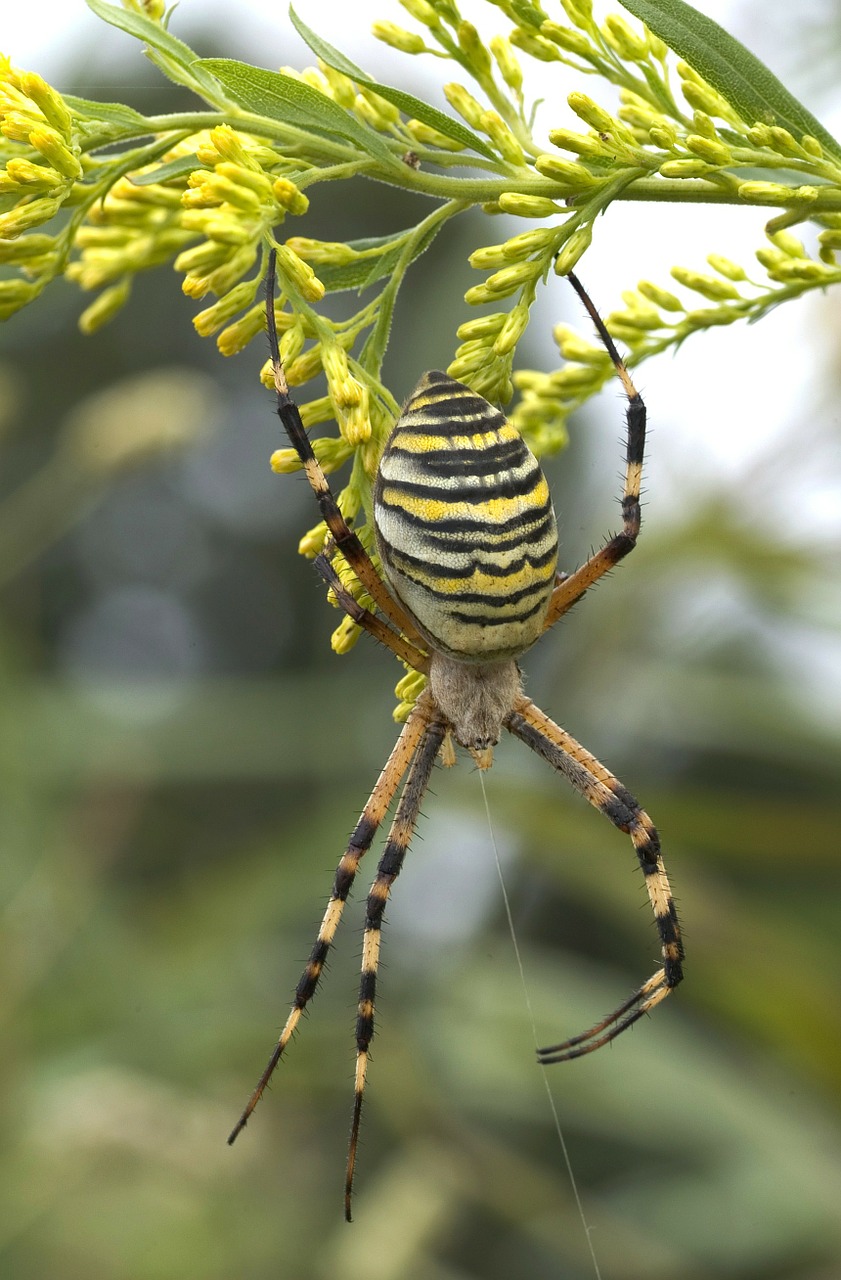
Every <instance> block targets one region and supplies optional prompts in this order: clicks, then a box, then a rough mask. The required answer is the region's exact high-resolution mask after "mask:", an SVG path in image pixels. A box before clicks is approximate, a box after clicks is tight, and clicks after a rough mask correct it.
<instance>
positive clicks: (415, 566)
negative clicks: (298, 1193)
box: [229, 256, 683, 1220]
mask: <svg viewBox="0 0 841 1280" xmlns="http://www.w3.org/2000/svg"><path fill="white" fill-rule="evenodd" d="M569 281H570V283H571V284H572V286H573V288H574V289H575V290H576V292H577V294H578V296H579V297H580V298H581V300H582V302H583V303H584V306H585V307H586V309H587V311H588V313H589V315H590V318H591V319H592V321H593V323H594V325H595V326H596V329H597V331H598V333H599V336H600V338H601V340H602V342H603V343H604V345H605V347H606V349H607V351H608V354H609V355H610V358H611V360H612V361H613V364H614V366H615V368H616V372H617V374H618V376H619V378H620V380H621V382H622V385H623V388H624V390H625V393H626V395H627V397H628V409H627V431H628V444H627V456H626V467H625V488H624V493H623V497H622V517H623V527H622V531H621V532H620V533H617V534H615V535H614V536H613V537H611V538H609V539H608V541H607V542H606V543H605V545H604V546H603V547H602V548H601V550H599V551H597V552H595V553H594V554H593V555H591V556H590V558H589V559H588V560H586V561H585V563H584V564H583V565H582V566H581V567H580V568H579V569H576V570H575V572H574V573H571V574H568V575H564V574H557V573H556V563H557V557H558V535H557V528H556V525H555V516H554V513H553V511H552V503H551V499H550V495H549V488H548V485H547V483H546V479H545V477H544V475H543V472H542V471H541V469H540V466H539V464H538V462H537V460H536V459H535V458H534V457H533V456H532V454H531V453H530V452H529V450H528V449H527V447H526V445H525V444H524V442H523V441H522V439H521V438H520V436H519V435H518V433H517V432H516V431H515V430H514V428H513V427H512V426H511V425H510V423H509V422H508V421H507V420H506V419H505V417H504V415H503V414H502V413H500V412H499V410H497V409H495V408H494V407H493V406H492V405H491V404H489V403H488V401H487V400H484V399H483V398H482V397H481V396H479V395H477V394H476V393H475V392H473V391H471V390H470V388H469V387H466V386H464V385H463V384H462V383H460V382H455V381H453V379H452V378H449V377H447V375H446V374H444V373H435V372H433V373H427V374H424V376H423V377H422V378H421V380H420V382H419V383H418V385H417V386H416V387H415V390H414V391H413V392H412V394H411V396H410V397H409V399H408V400H407V402H406V404H405V405H404V407H403V411H402V413H401V415H400V417H399V418H398V420H397V422H396V423H395V426H394V428H393V430H392V433H391V436H390V437H389V440H388V442H387V444H386V447H385V449H384V451H383V455H382V458H381V459H380V464H379V469H378V474H377V480H376V487H375V494H374V523H375V529H376V536H377V549H378V552H379V556H380V560H381V563H382V565H383V570H384V574H385V579H386V580H385V581H384V580H383V578H381V577H380V576H379V574H378V573H377V570H376V568H375V566H374V564H373V562H372V560H371V559H370V557H369V556H368V554H367V553H366V551H365V550H364V548H363V546H362V544H361V542H360V541H359V538H358V536H357V534H356V533H355V532H354V531H353V530H352V529H351V528H350V527H349V526H348V524H347V523H346V521H345V520H344V518H343V516H342V514H341V512H340V510H339V507H338V505H337V503H336V501H335V499H334V497H333V494H332V493H331V491H330V487H329V485H328V483H327V479H326V477H325V475H324V472H323V471H322V469H321V467H320V466H319V464H318V461H317V460H316V457H315V455H314V453H313V450H312V446H311V444H310V442H309V439H308V437H307V435H306V432H305V430H304V427H303V425H302V423H301V418H300V414H299V413H298V410H297V408H296V406H295V404H294V403H293V401H292V400H291V398H290V396H289V389H288V387H287V384H286V379H285V377H284V374H283V369H282V367H281V364H280V357H279V354H278V344H277V332H276V327H275V318H274V305H273V302H274V258H273V256H272V258H271V259H270V266H269V274H268V306H267V327H268V332H269V341H270V347H271V352H272V360H273V366H274V377H275V386H276V389H277V397H278V414H279V416H280V419H281V421H282V423H283V425H284V427H285V429H286V431H287V434H288V435H289V439H290V441H291V442H292V445H293V446H294V448H295V449H296V451H297V453H298V455H299V457H300V459H301V462H302V464H303V467H304V470H305V472H306V475H307V479H308V480H309V483H310V485H311V487H312V489H313V492H314V494H315V496H316V499H317V501H318V504H319V506H320V508H321V513H322V516H323V518H324V521H325V523H326V525H327V528H328V530H329V532H330V535H331V538H332V545H333V546H334V547H335V548H336V549H337V550H339V551H340V552H341V554H342V555H343V556H344V557H345V560H346V561H347V562H348V564H349V565H350V566H351V568H352V569H353V571H354V573H355V574H356V575H357V577H358V579H359V581H360V582H361V584H362V586H363V587H364V588H365V590H366V591H367V592H368V594H369V595H370V596H371V598H372V599H373V601H374V605H375V607H376V611H374V610H369V609H366V608H364V607H363V606H362V605H360V604H359V603H358V602H357V601H356V600H355V599H354V597H353V596H352V595H351V594H350V593H349V592H348V591H346V590H345V589H344V587H343V586H342V584H341V583H340V581H339V578H338V576H337V574H336V572H335V570H334V568H333V567H332V564H331V562H330V556H329V555H322V556H319V557H318V559H317V561H316V564H317V566H318V568H319V571H320V572H321V574H322V576H323V577H324V578H325V579H326V580H327V581H328V582H329V584H330V586H331V587H332V589H333V592H334V594H335V597H336V599H337V600H338V602H339V604H340V605H341V607H342V608H343V609H344V610H345V611H346V613H347V614H348V615H349V616H350V617H351V618H353V619H354V621H356V622H358V623H359V625H360V626H361V627H362V628H364V630H366V631H368V632H370V633H371V634H372V635H374V636H375V637H376V638H377V639H378V640H380V641H382V643H383V644H385V645H387V647H388V648H390V649H391V650H392V651H393V652H394V653H395V654H396V655H397V656H398V657H399V658H401V659H402V660H403V661H404V662H406V663H408V664H409V666H411V667H414V668H415V670H417V671H420V672H423V673H425V674H426V675H427V676H428V677H429V681H428V686H427V688H426V689H425V690H424V692H423V693H422V694H421V696H420V697H419V698H418V701H417V703H416V704H415V706H414V708H413V710H412V711H411V713H410V715H409V717H408V719H407V721H406V723H405V725H404V727H403V730H402V732H401V734H400V737H399V738H398V740H397V742H396V744H395V746H394V749H393V750H392V752H391V755H390V756H389V758H388V761H387V762H386V765H385V767H384V769H383V771H382V773H381V774H380V777H379V778H378V780H377V783H376V785H375V787H374V790H373V792H372V793H371V796H370V798H369V800H368V803H367V805H366V806H365V808H364V810H363V812H362V816H361V817H360V819H359V822H358V823H357V826H356V829H355V831H354V832H353V834H352V836H351V838H350V842H349V843H348V846H347V848H346V849H345V852H344V854H343V855H342V858H341V860H340V862H339V866H338V868H337V871H336V877H335V881H334V884H333V891H332V894H331V896H330V901H329V902H328V904H327V909H326V911H325V914H324V919H323V920H322V923H321V928H320V929H319V931H318V937H317V938H316V941H315V945H314V946H313V949H312V953H311V955H310V958H309V961H308V963H307V966H306V968H305V970H304V972H303V974H302V975H301V979H300V981H299V983H298V987H297V990H296V992H295V999H294V1003H293V1007H292V1010H291V1012H290V1014H289V1017H288V1018H287V1020H286V1025H285V1026H284V1028H283V1031H282V1032H281V1035H280V1038H279V1040H278V1042H277V1045H276V1046H275V1049H274V1052H273V1053H272V1056H271V1058H270V1059H269V1063H268V1065H267V1067H266V1069H265V1071H264V1072H263V1074H262V1076H261V1077H260V1080H259V1082H258V1084H257V1087H256V1089H255V1090H254V1092H253V1094H252V1095H251V1098H250V1099H249V1102H248V1105H247V1106H246V1108H245V1110H244V1112H243V1113H242V1116H241V1117H240V1119H239V1121H238V1122H237V1124H236V1126H235V1128H234V1130H233V1132H232V1133H231V1136H230V1138H229V1141H230V1142H233V1141H234V1139H235V1138H236V1136H237V1134H238V1133H239V1132H240V1131H241V1130H242V1129H243V1128H244V1126H245V1124H246V1123H247V1121H248V1118H249V1116H250V1115H251V1113H252V1111H253V1110H254V1108H255V1106H256V1105H257V1103H258V1102H259V1100H260V1097H261V1096H262V1093H263V1090H264V1089H265V1087H266V1085H267V1083H268V1081H269V1079H270V1077H271V1075H272V1072H273V1071H274V1069H275V1067H276V1066H277V1063H278V1061H279V1060H280V1057H281V1055H282V1054H283V1052H284V1050H285V1049H286V1046H287V1045H288V1043H289V1041H290V1039H291V1037H292V1034H293V1032H294V1031H295V1028H296V1027H297V1025H298V1023H299V1021H300V1018H301V1014H302V1012H303V1010H304V1008H305V1007H306V1005H307V1004H308V1003H309V1001H310V1000H311V999H312V996H313V994H314V993H315V990H316V987H317V985H318V981H319V978H320V976H321V972H322V970H323V968H324V962H325V960H326V957H327V954H328V951H329V949H330V946H331V944H332V942H333V938H334V937H335V934H336V929H337V928H338V925H339V920H340V918H341V915H342V910H343V908H344V904H345V902H346V900H347V898H348V895H349V893H350V890H351V887H352V885H353V881H354V878H355V875H356V871H357V869H358V866H359V862H360V859H361V858H362V856H363V854H364V853H365V852H366V851H367V849H368V848H369V847H370V845H371V843H372V841H373V839H374V837H375V835H376V833H377V830H378V828H379V826H380V824H381V823H382V821H383V819H384V818H385V816H386V814H387V812H388V810H389V807H390V805H391V803H392V801H393V800H394V797H395V796H396V794H397V790H398V788H399V786H400V783H401V782H402V781H403V780H404V779H405V781H404V782H403V790H402V793H401V796H400V800H399V801H398V803H397V808H396V811H395V815H394V818H393V820H392V825H391V829H390V831H389V835H388V839H387V840H386V844H385V848H384V851H383V855H382V857H381V859H380V862H379V865H378V867H377V873H376V876H375V879H374V883H373V885H372V886H371V889H370V892H369V894H368V904H367V910H366V917H365V935H364V942H363V948H362V978H361V982H360V990H359V1008H358V1016H357V1024H356V1044H357V1057H356V1077H355V1099H354V1111H353V1122H352V1126H351V1137H350V1151H349V1155H348V1164H347V1174H346V1181H345V1213H346V1216H347V1218H348V1220H350V1206H351V1192H352V1187H353V1174H354V1167H355V1162H356V1150H357V1143H358V1137H359V1121H360V1116H361V1110H362V1098H363V1094H364V1089H365V1077H366V1071H367V1065H368V1051H369V1047H370V1043H371V1039H372V1037H373V1034H374V1004H375V994H376V982H377V968H378V962H379V949H380V933H381V926H382V918H383V912H384V909H385V905H386V902H387V900H388V895H389V892H390V889H391V886H392V884H393V883H394V881H395V879H396V878H397V876H398V875H399V873H400V869H401V867H402V865H403V860H404V858H405V855H406V850H407V848H408V844H409V840H410V838H411V835H412V831H413V830H414V827H415V823H416V821H417V817H418V813H419V811H420V805H421V801H422V798H423V795H424V792H425V790H426V788H427V785H428V783H429V779H430V776H431V774H432V770H433V767H434V765H435V761H436V758H437V757H438V755H439V752H440V753H441V755H442V759H443V761H444V763H446V764H452V763H454V761H455V752H454V751H453V747H452V740H453V738H455V740H456V741H457V742H458V743H460V744H461V745H462V746H463V747H466V748H467V749H468V750H469V751H470V752H471V754H472V756H473V758H474V759H475V761H476V762H477V764H478V765H479V767H480V768H488V767H489V766H490V764H491V762H492V758H493V748H494V746H495V745H496V743H497V742H498V741H499V738H500V735H501V733H502V730H503V729H507V730H508V731H509V732H510V733H512V734H513V735H514V736H515V737H517V738H520V739H521V741H523V742H525V744H526V745H527V746H529V747H531V749H532V750H533V751H535V752H536V753H537V754H538V755H540V756H542V757H543V759H544V760H546V761H547V762H548V763H549V764H550V765H551V766H552V768H553V769H555V770H556V771H557V772H558V773H561V774H563V775H564V777H566V778H567V780H568V781H569V782H570V783H571V784H572V786H573V787H574V788H575V789H576V791H578V792H580V794H581V795H583V796H584V798H585V799H586V800H588V801H589V802H590V804H592V805H593V806H594V807H595V808H597V809H599V810H600V811H601V812H602V813H603V814H604V815H605V817H607V818H609V819H610V821H611V822H612V823H613V824H614V825H615V826H616V827H618V828H619V829H620V830H621V831H625V832H627V833H628V834H629V835H630V837H631V840H632V841H633V845H634V848H635V850H636V853H637V857H638V859H639V863H640V866H641V868H642V871H643V873H644V876H645V883H646V888H647V890H648V896H649V900H650V902H651V906H652V908H653V911H654V918H655V921H656V924H657V928H658V931H659V935H660V946H661V952H662V959H663V963H662V967H661V968H659V969H658V970H657V971H656V973H654V974H653V976H652V977H651V978H649V979H648V981H647V982H645V983H643V985H642V986H641V987H640V988H639V990H638V991H636V992H634V994H633V995H632V996H631V997H630V998H629V999H628V1000H626V1001H625V1002H624V1003H623V1004H622V1005H620V1006H619V1008H618V1009H616V1010H615V1011H614V1012H613V1013H612V1014H610V1015H609V1016H608V1017H607V1018H604V1019H603V1020H602V1021H601V1022H598V1023H596V1024H595V1026H593V1027H591V1028H590V1029H589V1030H588V1031H585V1032H583V1033H582V1034H581V1035H577V1036H573V1037H572V1038H571V1039H568V1040H564V1041H562V1042H561V1043H560V1044H555V1045H550V1046H549V1047H547V1048H545V1049H541V1050H539V1058H540V1060H541V1061H542V1062H543V1063H553V1062H562V1061H566V1060H568V1059H570V1058H576V1057H580V1056H581V1055H583V1054H586V1053H589V1052H590V1051H591V1050H593V1049H597V1048H599V1046H600V1045H603V1044H606V1043H608V1042H609V1041H610V1040H613V1039H615V1037H616V1036H618V1035H619V1033H620V1032H622V1031H624V1030H625V1029H626V1028H627V1027H629V1026H631V1025H632V1024H633V1023H634V1022H636V1021H637V1020H638V1019H639V1018H640V1017H642V1015H643V1014H645V1013H647V1012H649V1010H651V1009H653V1008H654V1007H655V1005H658V1004H659V1003H660V1001H661V1000H663V999H664V998H665V997H666V996H667V995H668V994H669V992H670V991H671V990H672V989H673V988H674V987H675V986H677V984H678V983H679V982H680V980H681V977H682V960H683V947H682V944H681V940H680V928H679V925H678V920H677V914H676V912H675V907H674V901H673V898H672V894H671V890H670V888H669V881H668V878H667V876H666V871H665V867H664V866H663V861H662V858H661V856H660V843H659V839H658V836H657V832H656V830H655V828H654V825H653V823H652V821H651V819H650V818H649V817H648V815H647V813H645V811H644V810H643V809H641V808H640V806H639V805H638V804H637V802H636V800H635V799H634V798H633V796H632V795H631V794H630V792H628V791H627V790H626V789H625V787H623V786H622V784H621V783H620V782H619V781H618V780H617V779H616V778H614V777H613V775H612V774H611V773H609V772H608V770H607V769H606V768H605V767H604V765H602V764H600V763H599V761H598V760H596V758H595V757H594V756H592V755H590V753H589V752H588V751H586V750H585V749H584V748H583V747H582V746H581V745H580V743H578V742H576V741H575V739H574V738H572V737H570V735H569V734H568V733H567V732H566V731H565V730H564V729H562V728H561V727H560V726H559V725H557V724H555V723H554V722H553V721H552V720H550V719H549V717H548V716H546V715H545V714H544V713H543V712H542V711H541V710H540V709H539V708H538V707H536V706H535V705H534V703H533V702H531V701H530V700H529V699H528V698H527V697H526V696H525V695H524V693H523V691H522V681H521V677H520V672H519V668H518V666H517V662H516V659H517V657H519V655H520V654H522V653H523V652H524V651H525V650H526V649H528V648H529V647H530V646H531V645H532V644H533V643H534V642H535V641H536V640H537V639H538V638H539V637H540V636H541V635H542V634H543V632H545V631H547V630H548V629H549V628H550V627H552V626H553V625H554V624H555V623H556V622H557V621H558V619H559V618H560V617H561V616H562V615H563V614H565V613H566V612H567V610H568V609H570V608H571V607H572V605H574V604H575V603H576V601H577V600H580V598H581V596H582V595H583V594H584V593H585V591H587V590H588V589H589V588H590V587H591V586H592V585H593V584H594V583H595V582H596V581H598V579H599V578H601V577H602V575H603V574H605V573H606V572H607V571H608V570H609V569H611V568H612V567H613V566H614V565H615V564H616V563H617V562H618V561H619V560H621V559H622V558H623V557H624V556H626V555H627V554H628V552H629V551H631V550H632V548H633V547H634V545H635V544H636V539H637V534H638V532H639V526H640V503H639V495H640V482H641V475H642V461H643V450H644V445H645V406H644V405H643V402H642V399H641V398H640V396H639V394H638V392H637V391H636V389H635V388H634V385H633V383H632V382H631V379H630V377H629V376H628V373H627V370H626V369H625V366H624V364H623V363H622V361H621V360H620V358H619V355H618V353H617V351H616V348H615V346H614V344H613V341H612V339H611V338H610V335H609V334H608V332H607V330H606V328H605V326H604V324H603V323H602V320H601V318H600V317H599V315H598V313H597V311H596V310H595V308H594V306H593V304H592V302H591V301H590V299H589V297H588V296H587V294H586V293H585V292H584V290H583V288H582V287H581V285H580V283H579V282H578V280H577V279H576V278H575V276H573V275H572V274H571V273H570V275H569Z"/></svg>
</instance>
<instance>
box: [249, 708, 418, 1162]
mask: <svg viewBox="0 0 841 1280" xmlns="http://www.w3.org/2000/svg"><path fill="white" fill-rule="evenodd" d="M430 703H431V698H430V696H429V694H426V693H424V694H421V696H420V698H419V699H418V701H417V703H416V705H415V707H414V709H413V710H412V712H411V713H410V715H409V718H408V720H407V721H406V723H405V725H404V726H403V731H402V733H401V734H400V737H399V738H398V739H397V742H396V743H395V745H394V748H393V750H392V752H391V755H390V756H389V758H388V760H387V762H386V765H385V768H384V769H383V771H382V773H381V774H380V776H379V778H378V779H377V782H376V785H375V787H374V790H373V791H372V792H371V796H370V798H369V800H368V803H367V804H366V806H365V808H364V809H363V810H362V815H361V817H360V819H359V821H358V823H357V824H356V829H355V831H354V832H353V834H352V836H351V838H350V841H349V843H348V846H347V848H346V849H345V852H344V853H343V854H342V857H341V861H340V862H339V865H338V867H337V869H336V877H335V880H334V883H333V890H332V892H331V894H330V900H329V902H328V903H327V909H326V911H325V912H324V919H323V920H322V922H321V927H320V929H319V930H318V936H317V938H316V940H315V944H314V945H313V949H312V952H311V953H310V958H309V960H308V961H307V964H306V968H305V969H304V972H303V973H302V974H301V978H300V981H299V983H298V986H297V988H296V990H295V999H294V1002H293V1005H292V1009H291V1010H290V1013H289V1017H288V1018H287V1019H286V1024H285V1026H284V1028H283V1030H282V1031H281V1033H280V1038H279V1039H278V1042H277V1044H276V1045H275V1048H274V1052H273V1053H272V1056H271V1057H270V1058H269V1061H268V1064H267V1066H266V1069H265V1071H264V1072H263V1074H262V1075H261V1076H260V1079H259V1080H258V1082H257V1087H256V1088H255V1090H254V1092H253V1093H252V1095H251V1097H250V1098H249V1100H248V1104H247V1106H246V1108H245V1110H244V1111H243V1113H242V1115H241V1116H240V1118H239V1120H238V1121H237V1123H236V1124H235V1126H234V1128H233V1129H232V1131H231V1134H230V1137H229V1138H228V1143H229V1144H231V1143H233V1142H234V1141H235V1140H236V1138H237V1136H238V1135H239V1133H240V1132H241V1131H242V1130H243V1129H244V1128H245V1126H246V1124H247V1123H248V1120H249V1118H250V1116H251V1113H252V1111H253V1110H254V1108H255V1107H256V1106H257V1103H258V1102H259V1101H260V1098H261V1097H262V1096H263V1091H264V1090H265V1088H266V1085H267V1084H268V1083H269V1080H270V1079H271V1077H272V1074H273V1072H274V1069H275V1067H276V1066H277V1064H278V1062H279V1061H280V1059H281V1057H282V1055H283V1053H284V1050H285V1049H286V1046H287V1045H288V1044H289V1041H290V1040H291V1039H292V1035H293V1033H294V1032H295V1029H296V1027H297V1026H298V1023H299V1022H300V1020H301V1015H302V1014H303V1012H304V1009H305V1008H306V1006H307V1005H308V1004H309V1002H310V1000H311V999H312V997H313V996H314V995H315V992H316V988H317V987H318V982H319V979H320V977H321V974H322V971H323V969H324V963H325V961H326V959H327V953H328V951H329V950H330V947H331V945H332V942H333V939H334V938H335V936H336V930H337V929H338V927H339V922H340V920H341V918H342V911H343V910H344V905H345V902H346V901H347V898H348V895H349V893H350V891H351V887H352V886H353V881H354V878H355V876H356V872H357V870H358V867H359V863H360V860H361V858H362V856H363V854H365V853H366V852H367V850H368V849H369V848H370V845H371V841H372V840H373V839H374V836H375V835H376V834H377V830H378V828H379V826H380V823H381V822H382V820H383V818H384V817H385V815H386V813H387V812H388V809H389V806H390V805H391V802H392V800H393V799H394V796H395V794H396V792H397V788H398V787H399V785H400V781H401V779H402V777H403V775H404V774H405V772H406V770H407V769H408V767H409V764H410V762H411V761H412V759H413V757H414V756H415V754H416V752H417V749H418V744H419V743H420V742H421V741H422V740H423V737H424V734H425V733H426V731H427V725H428V720H429V707H430Z"/></svg>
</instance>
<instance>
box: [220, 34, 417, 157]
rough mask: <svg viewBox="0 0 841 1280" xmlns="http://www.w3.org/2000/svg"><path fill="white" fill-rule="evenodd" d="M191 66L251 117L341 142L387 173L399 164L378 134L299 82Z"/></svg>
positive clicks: (243, 67) (232, 66)
mask: <svg viewBox="0 0 841 1280" xmlns="http://www.w3.org/2000/svg"><path fill="white" fill-rule="evenodd" d="M194 65H197V66H200V67H201V68H203V69H204V70H206V71H209V72H210V73H211V75H213V76H214V77H215V78H216V79H217V80H218V81H219V83H220V84H221V85H222V87H223V88H224V90H225V92H226V93H227V94H229V95H230V97H231V98H232V99H233V100H234V101H235V102H237V103H239V105H240V106H241V107H243V108H244V109H245V110H246V111H250V112H252V113H253V114H254V115H258V116H265V117H267V118H268V119H270V120H279V121H281V122H282V123H283V124H289V125H293V126H294V127H295V128H298V129H307V130H309V131H310V132H315V133H318V134H321V135H322V136H323V135H327V136H331V135H336V136H338V137H340V138H345V139H346V140H347V141H349V142H353V143H354V145H355V146H357V147H359V148H360V150H362V151H364V152H365V153H366V154H367V155H369V156H372V157H373V158H374V159H375V160H379V161H380V163H382V164H386V165H388V167H389V168H393V167H394V165H395V164H397V163H399V160H398V158H397V156H395V155H394V154H393V153H392V152H391V151H390V150H389V148H388V147H387V146H386V144H385V142H383V140H382V138H381V137H380V136H379V134H377V133H375V132H374V130H373V129H368V128H366V126H365V125H364V124H362V123H360V121H359V120H357V119H356V117H355V116H352V115H350V114H349V113H348V112H347V111H345V110H344V108H342V107H340V106H339V105H338V103H336V102H334V101H333V100H332V98H328V97H325V95H324V94H323V93H319V92H318V90H317V89H313V88H312V86H311V85H308V84H305V83H304V81H303V80H296V79H294V77H292V76H285V75H283V74H282V73H281V72H280V71H265V70H264V69H263V68H262V67H251V66H249V65H248V63H246V62H236V61H235V60H234V59H232V58H202V59H201V60H200V61H199V62H198V63H196V64H194Z"/></svg>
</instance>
